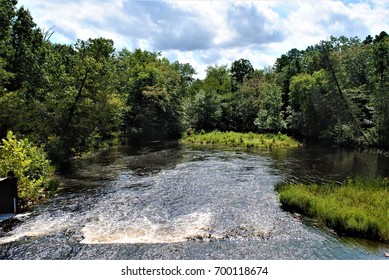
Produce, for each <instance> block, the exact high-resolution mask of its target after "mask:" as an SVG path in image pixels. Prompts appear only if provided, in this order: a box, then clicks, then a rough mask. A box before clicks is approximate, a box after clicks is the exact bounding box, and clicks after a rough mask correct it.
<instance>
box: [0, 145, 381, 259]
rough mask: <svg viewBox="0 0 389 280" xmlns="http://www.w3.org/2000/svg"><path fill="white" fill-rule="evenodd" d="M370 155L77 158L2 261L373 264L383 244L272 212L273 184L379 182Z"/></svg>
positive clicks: (158, 150)
mask: <svg viewBox="0 0 389 280" xmlns="http://www.w3.org/2000/svg"><path fill="white" fill-rule="evenodd" d="M387 163H388V159H387V158H384V157H382V156H379V155H377V154H371V153H360V152H358V151H350V150H349V151H346V150H339V149H335V148H334V149H328V148H320V147H315V148H313V147H304V148H298V149H290V150H278V151H271V152H264V153H262V154H261V155H257V154H246V153H241V152H228V151H207V150H202V151H199V150H191V149H188V148H183V147H179V146H177V145H167V146H162V147H161V146H160V147H148V148H140V149H135V148H126V147H121V148H111V149H107V150H104V151H101V152H100V153H99V154H96V155H94V156H91V157H89V158H86V159H80V160H77V161H76V162H75V163H74V165H73V166H72V167H71V169H70V170H69V172H68V173H67V174H64V175H63V181H64V188H63V189H62V190H61V191H60V192H59V193H58V195H57V196H56V197H54V198H53V199H51V200H50V201H48V202H47V203H45V204H41V205H38V206H37V207H36V209H34V211H33V212H32V213H31V214H30V215H25V216H23V217H20V220H21V222H19V223H18V224H15V225H14V228H13V229H12V230H9V231H7V232H4V231H3V232H2V233H1V235H0V258H1V259H232V258H234V259H381V258H383V252H384V250H385V249H386V247H385V246H386V245H383V244H380V243H375V242H365V241H364V242H365V243H363V242H361V241H360V240H357V239H351V238H339V237H337V236H336V235H335V234H334V233H333V232H331V231H328V230H323V229H321V228H318V227H317V226H315V225H314V224H312V223H309V222H306V221H303V220H302V219H301V217H298V216H295V215H293V214H290V213H287V212H284V211H282V210H281V208H280V207H279V203H278V200H277V195H276V193H275V192H274V185H275V184H276V183H277V182H279V181H280V180H292V181H293V180H298V181H321V180H324V181H325V180H342V179H344V178H346V177H347V176H352V175H355V174H359V175H382V176H388V166H389V165H388V164H387Z"/></svg>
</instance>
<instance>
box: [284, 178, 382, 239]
mask: <svg viewBox="0 0 389 280" xmlns="http://www.w3.org/2000/svg"><path fill="white" fill-rule="evenodd" d="M276 190H277V191H278V193H279V198H280V202H281V203H282V205H283V207H284V209H286V210H288V211H294V212H299V213H301V214H303V215H306V216H309V217H312V218H315V219H316V220H317V221H318V222H320V223H322V224H324V225H325V226H327V227H329V228H332V229H334V230H335V231H336V232H338V233H340V234H347V235H352V236H359V237H363V238H367V239H372V240H379V241H384V242H388V241H389V180H388V179H387V178H361V177H357V178H354V179H351V178H350V179H348V180H346V181H345V182H343V183H342V184H340V185H339V184H335V183H327V184H324V185H317V184H310V185H304V184H286V183H282V184H279V185H278V186H277V187H276Z"/></svg>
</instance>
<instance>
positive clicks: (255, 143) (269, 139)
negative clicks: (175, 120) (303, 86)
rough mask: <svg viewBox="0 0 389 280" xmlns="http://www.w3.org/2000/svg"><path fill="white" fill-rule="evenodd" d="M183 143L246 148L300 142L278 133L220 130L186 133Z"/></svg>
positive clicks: (267, 147) (291, 144)
mask: <svg viewBox="0 0 389 280" xmlns="http://www.w3.org/2000/svg"><path fill="white" fill-rule="evenodd" d="M180 142H181V143H184V144H190V145H193V146H204V145H207V146H210V147H215V148H230V147H232V148H239V149H244V150H252V149H271V148H282V147H297V146H299V145H300V144H299V142H297V141H296V140H294V139H293V138H291V137H289V136H287V135H284V134H281V133H278V134H256V133H252V132H250V133H239V132H220V131H213V132H209V133H204V132H200V133H194V134H191V135H188V134H184V135H183V137H182V139H181V140H180Z"/></svg>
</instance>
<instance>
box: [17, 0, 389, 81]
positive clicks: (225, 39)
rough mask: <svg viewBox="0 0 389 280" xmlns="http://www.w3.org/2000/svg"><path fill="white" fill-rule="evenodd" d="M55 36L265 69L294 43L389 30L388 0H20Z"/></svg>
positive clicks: (201, 65)
mask: <svg viewBox="0 0 389 280" xmlns="http://www.w3.org/2000/svg"><path fill="white" fill-rule="evenodd" d="M18 2H19V6H22V5H23V6H24V7H25V8H27V9H29V10H30V12H31V14H32V16H33V17H34V20H35V22H36V23H37V24H38V25H39V27H41V28H43V29H45V30H47V29H49V28H53V31H54V32H55V33H54V34H53V36H52V41H55V42H60V43H75V42H76V40H77V39H82V40H87V39H89V38H96V37H104V38H109V39H112V40H114V42H115V47H116V49H117V50H120V49H122V48H124V47H126V48H127V49H129V50H133V49H135V48H141V49H145V50H149V51H161V52H162V55H164V56H165V57H167V58H168V59H169V60H170V61H172V62H173V61H175V60H179V61H180V62H182V63H186V62H188V63H190V64H192V66H193V67H194V68H195V69H196V71H197V72H198V77H200V78H203V77H204V75H205V69H206V67H207V66H208V65H216V64H217V65H224V64H227V65H230V64H231V62H233V61H235V60H237V59H240V58H246V59H249V60H250V61H251V63H252V64H253V66H254V67H255V68H257V69H261V68H263V67H266V66H272V65H273V64H274V62H275V59H276V58H277V57H279V56H280V55H281V54H283V53H286V52H287V51H288V50H290V49H292V48H298V49H305V48H306V47H307V46H309V45H313V44H316V43H318V42H319V41H320V40H325V39H328V38H329V37H330V36H331V35H334V36H341V35H344V36H347V37H354V36H358V37H359V38H361V39H364V38H365V37H366V36H367V35H369V34H370V35H376V34H378V33H380V32H381V31H383V30H384V31H386V32H388V33H389V1H387V0H354V1H352V0H343V1H341V0H321V1H320V0H299V1H297V0H284V1H282V0H257V1H201V0H197V1H186V0H181V1H177V0H175V1H169V0H166V1H162V0H161V1H150V0H149V1H133V0H131V1H130V0H110V1H108V0H19V1H18Z"/></svg>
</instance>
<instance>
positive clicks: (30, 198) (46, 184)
mask: <svg viewBox="0 0 389 280" xmlns="http://www.w3.org/2000/svg"><path fill="white" fill-rule="evenodd" d="M8 171H13V172H14V173H15V176H16V177H17V178H18V196H19V199H20V201H21V204H22V206H23V207H24V206H26V205H28V204H31V203H33V202H35V201H37V200H38V199H39V197H40V196H41V195H42V194H44V193H45V192H47V191H48V190H53V189H55V188H56V186H57V184H56V183H55V181H54V179H53V177H54V169H53V167H52V166H51V164H50V161H49V160H48V159H47V158H46V154H45V152H44V151H43V149H42V148H40V147H37V146H34V145H33V144H32V143H31V142H30V141H29V140H28V139H17V138H16V136H15V135H14V134H13V133H12V131H9V132H8V133H7V137H6V138H5V139H2V144H0V175H1V176H4V175H6V174H7V172H8Z"/></svg>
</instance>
